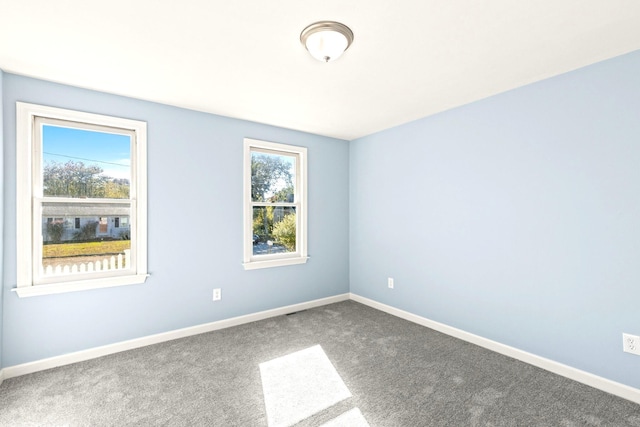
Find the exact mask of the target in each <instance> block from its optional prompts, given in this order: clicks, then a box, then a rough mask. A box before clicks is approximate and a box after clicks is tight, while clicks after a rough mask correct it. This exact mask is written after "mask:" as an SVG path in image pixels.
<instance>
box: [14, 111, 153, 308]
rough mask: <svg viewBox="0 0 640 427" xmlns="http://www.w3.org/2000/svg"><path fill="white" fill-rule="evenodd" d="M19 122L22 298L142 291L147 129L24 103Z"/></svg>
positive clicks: (135, 123)
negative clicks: (124, 220)
mask: <svg viewBox="0 0 640 427" xmlns="http://www.w3.org/2000/svg"><path fill="white" fill-rule="evenodd" d="M17 119H18V141H17V147H18V148H17V156H18V169H17V175H18V180H17V181H18V184H17V187H18V188H17V190H18V191H17V193H18V199H17V209H18V216H17V218H18V224H17V225H18V287H17V289H16V290H17V292H18V295H19V296H32V295H41V294H50V293H59V292H67V291H74V290H83V289H91V288H97V287H108V286H118V285H126V284H135V283H143V282H144V281H145V279H146V276H147V274H146V273H147V270H146V268H147V267H146V257H147V255H146V123H144V122H139V121H134V120H128V119H120V118H115V117H109V116H101V115H96V114H89V113H81V112H76V111H70V110H63V109H59V108H52V107H43V106H39V105H33V104H25V103H21V102H19V103H17ZM121 215H127V216H128V217H129V218H131V220H132V224H131V225H132V227H131V228H132V230H129V232H128V234H127V237H128V238H127V239H123V238H121V236H119V235H118V234H117V233H116V232H115V230H112V229H111V228H110V222H109V218H111V217H115V216H121Z"/></svg>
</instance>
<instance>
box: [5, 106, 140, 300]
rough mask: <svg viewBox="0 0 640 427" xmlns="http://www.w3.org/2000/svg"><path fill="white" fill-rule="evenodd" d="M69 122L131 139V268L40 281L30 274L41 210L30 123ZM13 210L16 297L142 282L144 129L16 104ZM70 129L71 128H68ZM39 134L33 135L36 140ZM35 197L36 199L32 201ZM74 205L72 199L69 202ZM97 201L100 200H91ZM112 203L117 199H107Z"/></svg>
mask: <svg viewBox="0 0 640 427" xmlns="http://www.w3.org/2000/svg"><path fill="white" fill-rule="evenodd" d="M38 118H44V119H54V120H63V121H69V122H75V124H77V125H78V126H77V127H78V128H84V129H90V128H91V127H92V126H106V127H110V128H117V129H119V130H126V131H128V132H129V134H130V135H132V139H131V144H132V149H131V181H130V183H131V192H130V199H127V201H126V202H127V203H130V206H131V208H130V209H131V214H130V223H131V225H132V229H134V230H135V236H131V264H132V265H131V268H129V269H125V270H119V271H117V270H116V271H113V272H110V273H106V272H102V273H100V274H96V273H87V274H75V275H73V276H71V275H64V276H60V277H59V278H58V279H56V278H47V279H42V278H39V277H36V276H37V275H36V274H34V263H36V262H40V258H39V257H41V255H42V252H41V251H42V236H41V229H42V225H41V221H42V217H41V216H42V215H41V208H42V203H43V200H44V198H43V197H42V194H41V193H42V189H41V188H38V185H39V184H38V182H40V181H41V180H40V179H39V178H38V176H39V174H40V173H41V172H40V162H41V151H42V146H41V145H42V141H41V140H40V139H39V138H38V137H37V136H36V119H38ZM16 122H17V128H16V139H17V148H16V178H17V182H16V210H17V218H16V221H17V282H18V283H17V287H16V288H14V290H15V291H16V292H17V294H18V296H20V297H30V296H36V295H48V294H56V293H63V292H72V291H81V290H87V289H96V288H106V287H113V286H122V285H134V284H141V283H144V282H145V280H146V278H147V277H148V274H147V124H146V123H145V122H142V121H138V120H130V119H123V118H118V117H111V116H104V115H100V114H92V113H85V112H80V111H73V110H67V109H62V108H55V107H48V106H42V105H36V104H28V103H24V102H17V103H16ZM74 127H75V126H74ZM39 133H40V132H37V134H38V135H39ZM36 198H38V200H36ZM70 200H71V201H73V202H78V200H77V199H70ZM97 200H102V199H97ZM109 201H110V202H113V203H118V202H119V201H118V200H109Z"/></svg>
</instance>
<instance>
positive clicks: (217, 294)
mask: <svg viewBox="0 0 640 427" xmlns="http://www.w3.org/2000/svg"><path fill="white" fill-rule="evenodd" d="M221 299H222V291H221V290H220V288H216V289H214V290H213V300H214V301H220V300H221Z"/></svg>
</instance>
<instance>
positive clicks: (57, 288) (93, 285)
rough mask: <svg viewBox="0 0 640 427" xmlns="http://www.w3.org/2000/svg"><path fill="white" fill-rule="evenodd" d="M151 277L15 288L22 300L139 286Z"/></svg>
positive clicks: (125, 277)
mask: <svg viewBox="0 0 640 427" xmlns="http://www.w3.org/2000/svg"><path fill="white" fill-rule="evenodd" d="M147 277H149V275H148V274H136V275H131V276H120V277H108V278H101V279H93V280H82V281H77V282H60V283H53V284H50V285H34V286H19V287H17V288H13V289H12V291H14V292H16V293H17V294H18V296H19V297H20V298H25V297H35V296H40V295H52V294H62V293H66V292H76V291H86V290H89V289H100V288H111V287H115V286H125V285H139V284H142V283H144V282H145V281H146V280H147Z"/></svg>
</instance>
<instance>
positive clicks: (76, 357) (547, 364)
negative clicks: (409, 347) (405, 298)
mask: <svg viewBox="0 0 640 427" xmlns="http://www.w3.org/2000/svg"><path fill="white" fill-rule="evenodd" d="M348 299H352V300H354V301H356V302H359V303H362V304H364V305H367V306H369V307H372V308H375V309H377V310H380V311H384V312H385V313H389V314H391V315H393V316H396V317H399V318H401V319H405V320H408V321H410V322H413V323H417V324H418V325H422V326H425V327H427V328H430V329H433V330H436V331H438V332H442V333H444V334H447V335H450V336H452V337H455V338H459V339H461V340H463V341H467V342H470V343H472V344H476V345H479V346H480V347H484V348H486V349H489V350H492V351H495V352H496V353H500V354H503V355H505V356H509V357H512V358H514V359H517V360H520V361H522V362H525V363H528V364H530V365H533V366H537V367H539V368H542V369H545V370H547V371H549V372H553V373H554V374H558V375H561V376H563V377H566V378H569V379H572V380H574V381H578V382H580V383H583V384H586V385H588V386H591V387H594V388H597V389H599V390H602V391H605V392H607V393H611V394H613V395H616V396H619V397H622V398H624V399H627V400H630V401H632V402H635V403H638V404H640V389H637V388H633V387H629V386H627V385H624V384H620V383H617V382H615V381H611V380H608V379H606V378H602V377H599V376H597V375H594V374H591V373H589V372H586V371H582V370H580V369H576V368H572V367H571V366H567V365H564V364H562V363H559V362H555V361H553V360H550V359H546V358H544V357H540V356H537V355H535V354H532V353H528V352H526V351H523V350H519V349H517V348H515V347H511V346H508V345H505V344H502V343H499V342H497V341H493V340H490V339H487V338H483V337H481V336H479V335H475V334H472V333H469V332H466V331H463V330H461V329H457V328H454V327H452V326H448V325H445V324H443V323H439V322H436V321H433V320H430V319H427V318H425V317H421V316H418V315H416V314H413V313H409V312H407V311H404V310H400V309H398V308H395V307H392V306H389V305H386V304H382V303H379V302H377V301H374V300H372V299H369V298H365V297H362V296H360V295H357V294H353V293H351V294H342V295H336V296H332V297H328V298H322V299H317V300H313V301H308V302H304V303H300V304H293V305H289V306H285V307H280V308H275V309H272V310H266V311H261V312H258V313H252V314H248V315H245V316H238V317H233V318H230V319H224V320H219V321H217V322H211V323H205V324H202V325H196V326H191V327H188V328H183V329H176V330H174V331H169V332H164V333H160V334H155V335H149V336H146V337H142V338H136V339H133V340H128V341H122V342H119V343H115V344H109V345H105V346H101V347H95V348H91V349H88V350H82V351H78V352H75V353H69V354H64V355H61V356H55V357H51V358H48V359H42V360H37V361H34V362H29V363H24V364H21V365H15V366H8V367H5V368H4V369H0V384H2V381H3V380H4V379H8V378H13V377H17V376H20V375H26V374H31V373H34V372H38V371H43V370H46V369H51V368H55V367H57V366H64V365H70V364H72V363H76V362H82V361H84V360H90V359H95V358H98V357H102V356H107V355H109V354H114V353H119V352H121V351H126V350H132V349H135V348H140V347H145V346H147V345H152V344H159V343H162V342H166V341H171V340H175V339H178V338H184V337H188V336H192V335H198V334H202V333H205V332H211V331H216V330H219V329H224V328H230V327H232V326H238V325H243V324H245V323H250V322H256V321H258V320H264V319H268V318H270V317H276V316H281V315H283V314H288V313H292V312H295V311H301V310H306V309H310V308H314V307H320V306H323V305H327V304H332V303H335V302H340V301H346V300H348Z"/></svg>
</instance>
